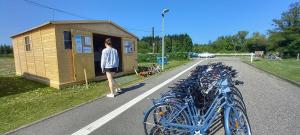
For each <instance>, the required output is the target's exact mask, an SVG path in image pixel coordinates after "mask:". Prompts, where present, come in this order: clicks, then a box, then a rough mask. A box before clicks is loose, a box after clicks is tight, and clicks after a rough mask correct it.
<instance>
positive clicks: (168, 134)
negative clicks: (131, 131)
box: [143, 103, 191, 135]
mask: <svg viewBox="0 0 300 135" xmlns="http://www.w3.org/2000/svg"><path fill="white" fill-rule="evenodd" d="M168 123H176V124H182V125H191V124H190V123H191V122H190V119H189V118H188V116H187V113H186V112H185V111H184V110H182V109H180V108H179V107H177V106H175V105H173V104H166V103H163V104H156V105H154V106H153V107H152V108H150V109H149V111H147V112H146V114H145V116H144V121H143V126H144V131H145V134H146V135H161V134H162V135H173V134H182V135H187V134H189V131H188V130H186V129H180V128H174V127H170V126H168Z"/></svg>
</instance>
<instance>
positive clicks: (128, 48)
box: [124, 40, 134, 53]
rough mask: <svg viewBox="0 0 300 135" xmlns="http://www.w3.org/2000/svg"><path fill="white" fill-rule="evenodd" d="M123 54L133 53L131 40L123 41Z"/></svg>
mask: <svg viewBox="0 0 300 135" xmlns="http://www.w3.org/2000/svg"><path fill="white" fill-rule="evenodd" d="M124 52H125V53H132V52H134V43H133V41H131V40H124Z"/></svg>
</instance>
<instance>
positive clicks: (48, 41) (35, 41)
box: [13, 25, 59, 88]
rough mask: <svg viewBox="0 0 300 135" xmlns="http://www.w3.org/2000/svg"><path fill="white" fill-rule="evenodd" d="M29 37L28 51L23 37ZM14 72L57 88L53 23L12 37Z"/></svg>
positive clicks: (57, 78)
mask: <svg viewBox="0 0 300 135" xmlns="http://www.w3.org/2000/svg"><path fill="white" fill-rule="evenodd" d="M26 36H29V38H30V51H26V49H25V37H26ZM13 48H14V57H15V64H16V74H17V75H21V76H23V77H25V78H28V79H32V80H37V81H39V82H42V83H45V84H48V85H50V86H52V87H56V88H58V86H59V85H58V84H59V83H58V82H59V77H58V66H57V65H58V62H57V50H56V39H55V29H54V26H53V25H49V26H44V27H41V28H39V29H36V30H33V31H30V32H26V33H24V34H22V35H18V36H16V37H13Z"/></svg>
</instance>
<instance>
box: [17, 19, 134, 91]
mask: <svg viewBox="0 0 300 135" xmlns="http://www.w3.org/2000/svg"><path fill="white" fill-rule="evenodd" d="M11 38H12V43H13V49H14V59H15V67H16V74H17V75H20V76H23V77H24V78H27V79H31V80H36V81H39V82H42V83H45V84H48V85H49V86H51V87H55V88H58V89H59V88H62V87H65V86H68V85H72V84H75V83H81V82H84V80H85V74H86V77H87V79H88V80H100V79H105V78H106V77H105V76H104V74H103V73H102V71H101V66H100V63H101V53H102V50H103V49H104V48H105V46H104V40H105V39H106V38H111V39H112V44H113V47H114V48H115V49H117V50H118V53H119V58H120V64H119V72H118V73H117V75H123V74H128V73H132V72H134V68H136V67H137V39H138V38H137V36H135V35H134V34H132V33H130V32H128V31H126V30H125V29H123V28H122V27H120V26H118V25H117V24H115V23H113V22H111V21H98V20H97V21H50V22H47V23H45V24H42V25H40V26H37V27H34V28H32V29H29V30H26V31H24V32H21V33H18V34H16V35H13V36H12V37H11ZM84 71H85V72H86V73H84Z"/></svg>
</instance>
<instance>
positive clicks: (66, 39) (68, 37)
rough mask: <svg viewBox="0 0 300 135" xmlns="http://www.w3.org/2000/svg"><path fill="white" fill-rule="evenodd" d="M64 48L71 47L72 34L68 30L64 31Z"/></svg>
mask: <svg viewBox="0 0 300 135" xmlns="http://www.w3.org/2000/svg"><path fill="white" fill-rule="evenodd" d="M64 45H65V49H72V36H71V32H70V31H64Z"/></svg>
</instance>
